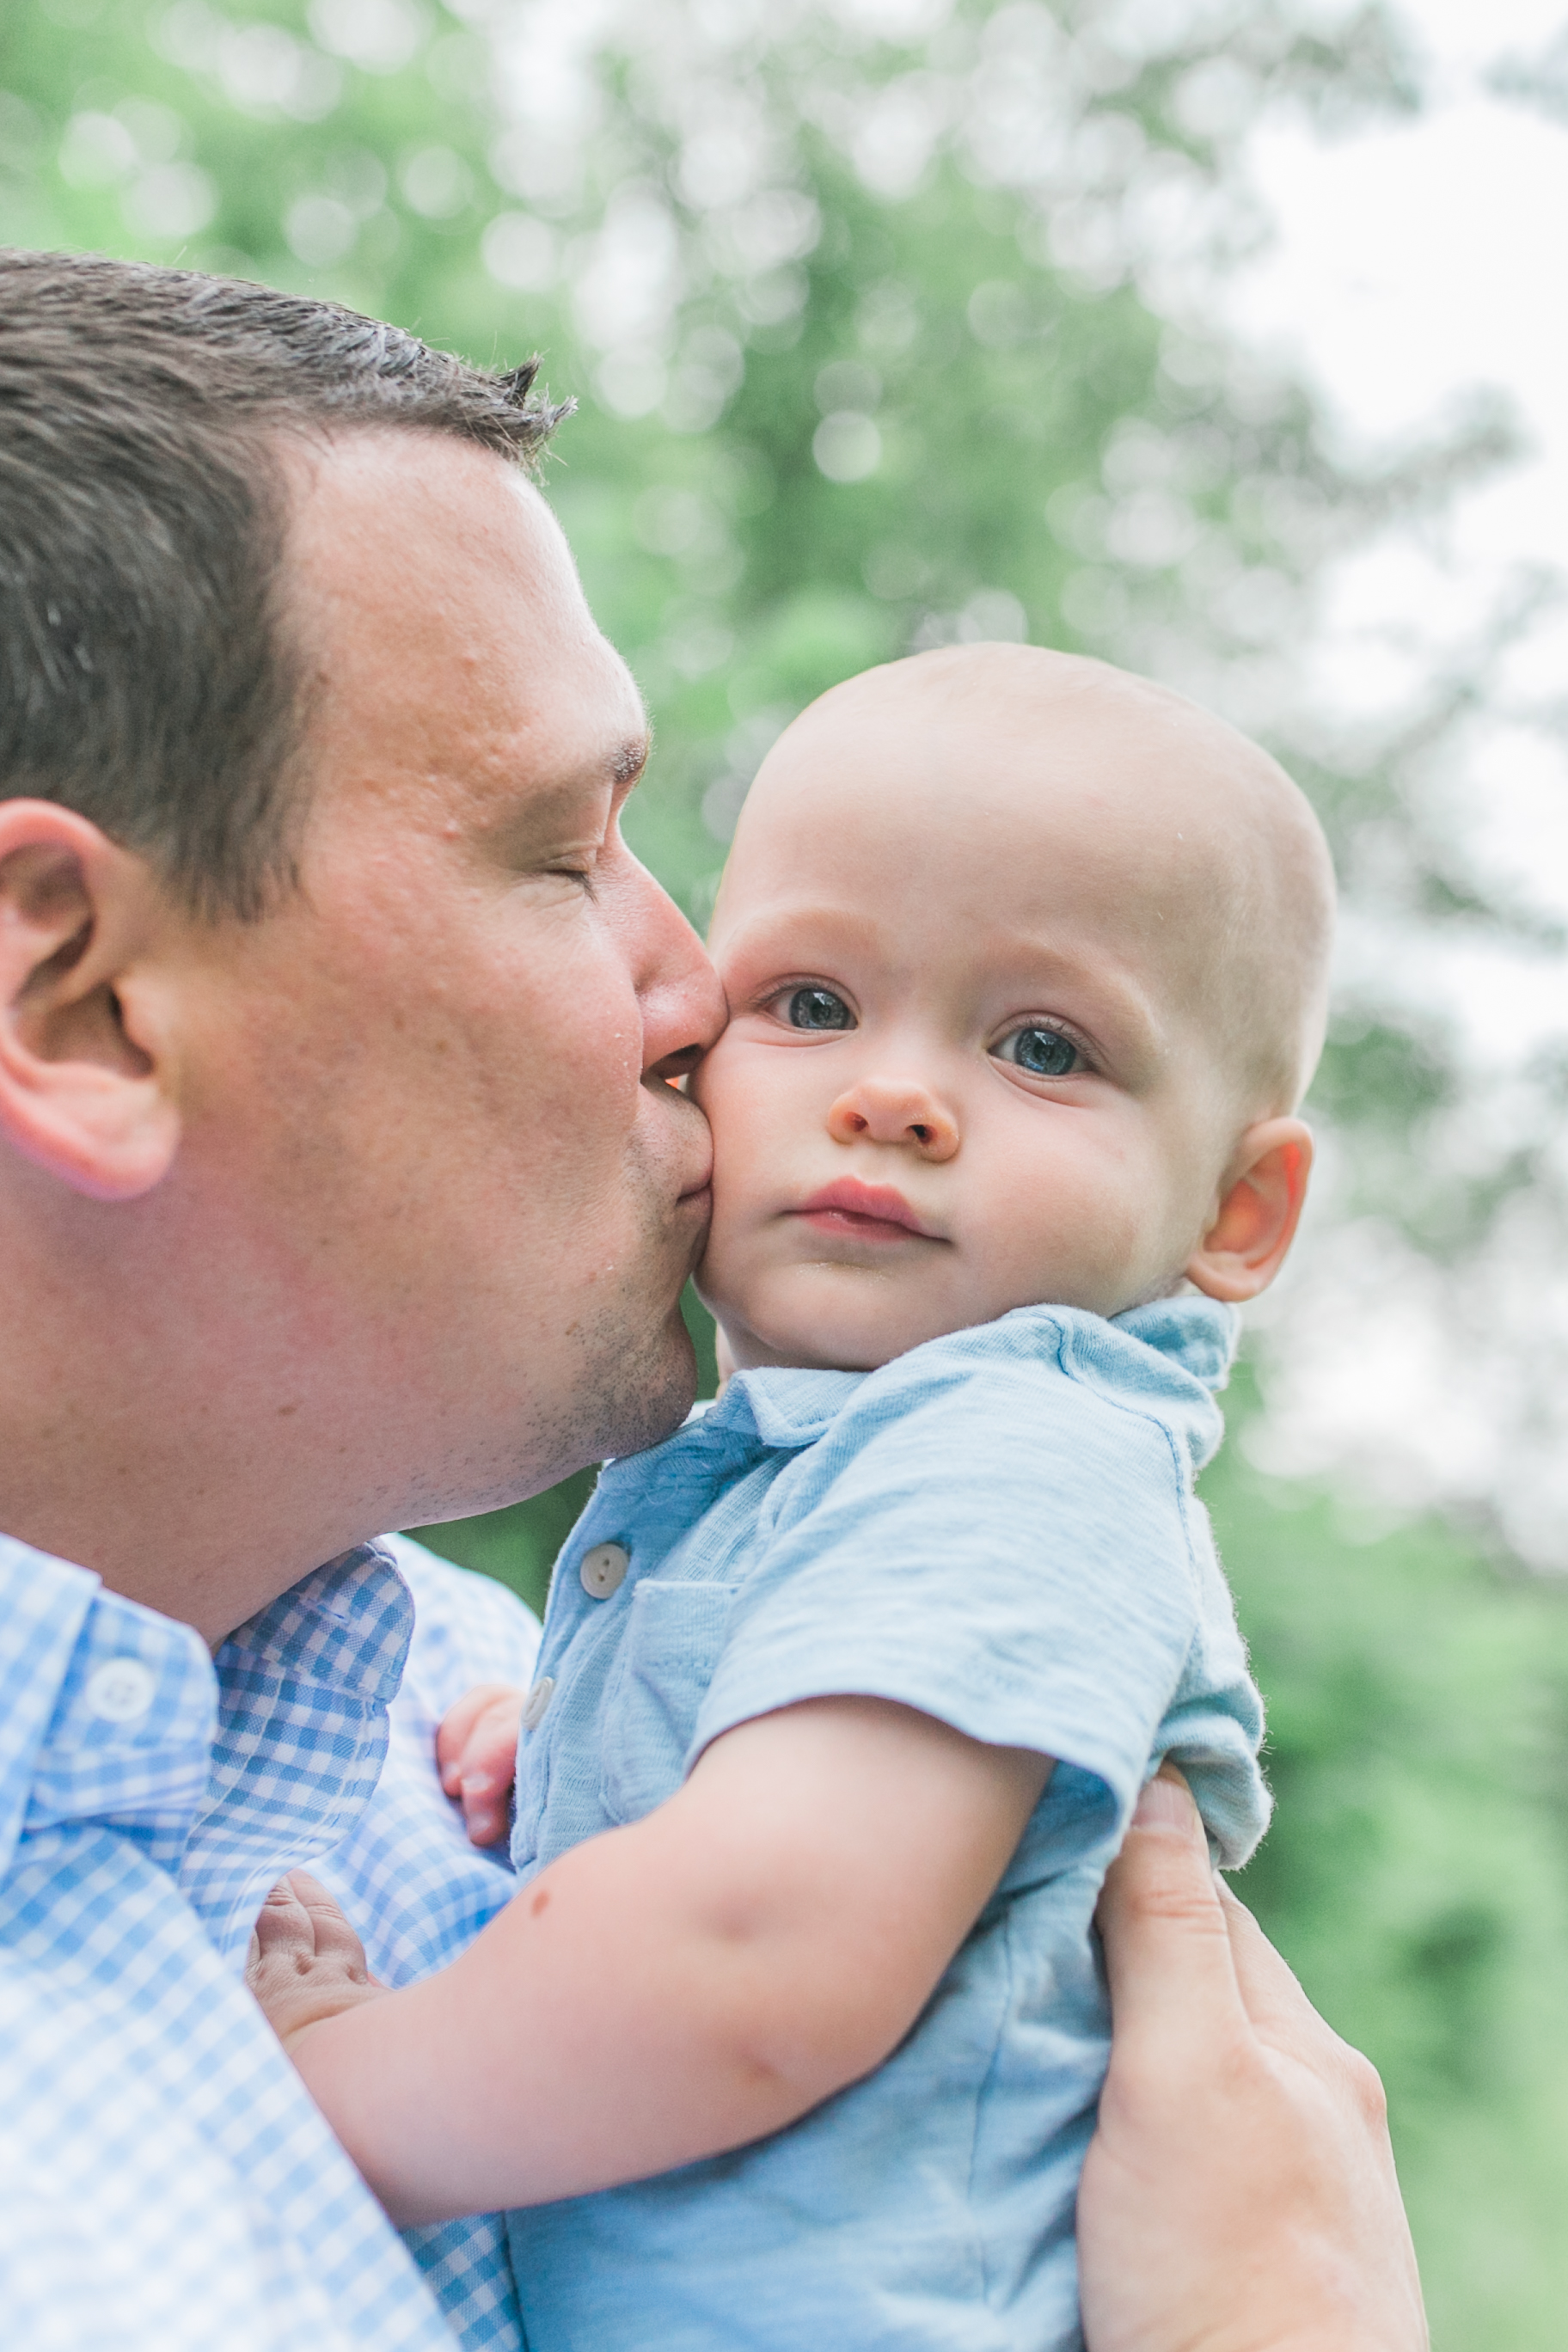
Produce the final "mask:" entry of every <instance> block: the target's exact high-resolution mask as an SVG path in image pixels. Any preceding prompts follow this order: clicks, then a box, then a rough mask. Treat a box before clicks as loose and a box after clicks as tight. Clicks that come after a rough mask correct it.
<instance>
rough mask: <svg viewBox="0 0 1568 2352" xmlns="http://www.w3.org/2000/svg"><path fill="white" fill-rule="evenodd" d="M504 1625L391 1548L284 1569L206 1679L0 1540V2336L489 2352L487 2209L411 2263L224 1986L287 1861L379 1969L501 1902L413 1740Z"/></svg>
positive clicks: (514, 1665)
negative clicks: (311, 1878)
mask: <svg viewBox="0 0 1568 2352" xmlns="http://www.w3.org/2000/svg"><path fill="white" fill-rule="evenodd" d="M393 1559H397V1560H398V1562H399V1565H400V1566H401V1568H402V1569H403V1570H404V1577H405V1578H406V1580H407V1581H406V1583H405V1580H404V1578H402V1577H400V1576H399V1574H398V1573H397V1570H396V1569H395V1567H394V1566H393ZM410 1586H412V1587H413V1588H414V1591H415V1595H416V1600H417V1603H418V1613H417V1623H416V1622H415V1620H416V1611H415V1602H414V1601H413V1600H411V1598H410V1591H409V1587H410ZM537 1632H538V1629H537V1626H536V1624H535V1623H534V1621H533V1620H532V1619H531V1617H530V1616H529V1614H528V1612H526V1611H525V1610H524V1609H523V1608H522V1607H521V1603H519V1602H517V1601H513V1600H512V1598H511V1596H510V1594H508V1593H505V1592H503V1591H501V1590H500V1587H499V1586H497V1585H494V1584H491V1583H489V1582H488V1581H487V1580H484V1579H482V1578H479V1577H471V1576H468V1575H466V1574H465V1573H464V1571H463V1570H459V1569H454V1568H451V1567H449V1566H447V1563H445V1562H444V1561H438V1560H436V1559H433V1558H432V1557H431V1556H430V1555H429V1554H428V1553H426V1552H424V1551H422V1550H421V1549H420V1547H419V1546H417V1545H414V1544H408V1543H405V1542H404V1541H403V1540H402V1539H400V1538H395V1539H393V1541H392V1542H391V1543H390V1544H389V1545H387V1546H366V1547H364V1548H363V1549H361V1550H358V1551H355V1552H351V1553H348V1554H346V1555H345V1556H344V1557H343V1558H342V1559H340V1560H336V1561H333V1562H332V1563H331V1564H330V1565H329V1566H328V1567H326V1568H323V1569H321V1570H318V1571H317V1572H316V1573H315V1574H314V1575H313V1576H310V1577H307V1578H306V1579H305V1580H303V1582H302V1583H300V1584H298V1585H296V1586H295V1587H294V1588H293V1590H292V1591H289V1592H286V1593H285V1594H284V1595H283V1596H282V1598H281V1599H280V1600H279V1601H276V1602H275V1603H274V1604H273V1605H272V1606H271V1607H270V1608H268V1609H267V1610H264V1611H263V1612H261V1614H260V1615H259V1616H258V1617H256V1618H254V1619H253V1620H252V1621H251V1622H250V1623H249V1624H248V1625H247V1626H244V1627H242V1628H241V1629H240V1631H239V1632H238V1633H236V1634H234V1635H233V1636H232V1637H231V1639H230V1640H229V1641H228V1642H226V1643H225V1644H224V1646H223V1647H222V1649H221V1650H220V1651H219V1652H218V1654H217V1657H216V1661H215V1660H214V1659H213V1658H212V1657H210V1656H209V1655H208V1654H207V1651H206V1649H205V1645H204V1644H203V1643H202V1642H201V1641H200V1640H199V1639H198V1637H197V1636H196V1635H195V1633H193V1632H192V1631H191V1629H190V1628H189V1626H186V1625H181V1624H177V1623H175V1622H173V1621H172V1620H171V1619H169V1618H166V1617H162V1616H159V1615H158V1614H156V1613H155V1612H153V1611H152V1610H150V1609H143V1608H141V1607H139V1606H138V1605H137V1604H136V1603H135V1602H133V1601H125V1600H121V1598H119V1597H118V1596H117V1595H115V1594H113V1593H110V1592H106V1591H104V1590H103V1589H102V1588H101V1586H100V1583H99V1580H98V1579H97V1578H96V1577H95V1576H91V1575H89V1573H88V1572H87V1571H86V1570H83V1569H80V1568H76V1567H73V1566H71V1565H70V1564H69V1563H68V1562H67V1561H63V1560H58V1559H50V1558H48V1557H47V1555H45V1554H43V1553H41V1552H37V1551H35V1550H33V1549H29V1548H28V1547H27V1546H26V1545H24V1544H19V1543H16V1542H13V1541H11V1540H10V1539H8V1538H5V1537H0V2336H4V2340H5V2345H6V2346H7V2347H15V2352H103V2347H106V2346H110V2345H112V2346H113V2347H114V2352H300V2347H302V2346H308V2347H310V2352H372V2347H374V2352H452V2347H453V2344H454V2337H455V2339H456V2341H457V2342H458V2343H460V2344H462V2345H463V2346H465V2347H473V2352H479V2347H500V2352H515V2347H520V2346H521V2329H520V2326H519V2320H518V2313H517V2305H516V2296H515V2292H514V2289H513V2285H512V2280H511V2273H510V2263H509V2262H508V2260H507V2254H506V2247H505V2238H504V2231H503V2229H502V2225H501V2224H500V2221H499V2219H498V2218H496V2217H493V2216H491V2217H485V2218H481V2219H479V2220H477V2221H468V2222H459V2223H453V2224H449V2225H447V2227H446V2228H444V2229H441V2230H429V2231H419V2232H416V2233H411V2237H410V2244H411V2245H412V2247H413V2250H414V2253H415V2257H416V2259H415V2260H414V2261H411V2260H410V2258H409V2252H408V2250H407V2249H406V2248H405V2245H404V2244H403V2243H401V2242H399V2240H398V2238H397V2237H396V2236H395V2233H394V2232H393V2231H392V2230H391V2228H390V2227H389V2225H388V2223H387V2221H386V2220H385V2218H384V2215H383V2213H382V2212H381V2210H380V2208H379V2207H378V2206H377V2205H376V2203H375V2201H374V2199H373V2198H372V2197H371V2196H370V2194H369V2192H368V2191H367V2190H366V2189H365V2188H364V2187H363V2183H362V2182H361V2180H360V2179H359V2177H358V2175H357V2173H356V2172H355V2171H354V2169H353V2166H352V2165H351V2164H350V2163H349V2161H348V2159H347V2158H346V2157H345V2156H344V2155H343V2153H342V2149H341V2148H340V2147H338V2145H337V2143H336V2141H335V2140H334V2139H333V2138H332V2137H331V2133H330V2132H329V2131H328V2129H327V2126H326V2125H325V2124H324V2123H323V2121H322V2120H321V2116H319V2115H318V2113H317V2112H316V2109H315V2108H314V2107H313V2106H312V2105H311V2103H310V2100H309V2098H308V2097H307V2096H306V2095H305V2092H304V2090H303V2088H302V2086H301V2085H300V2082H299V2080H298V2078H297V2076H296V2075H295V2074H294V2072H293V2069H292V2068H291V2067H290V2066H289V2063H288V2062H287V2061H286V2060H285V2058H284V2057H283V2054H282V2053H281V2051H280V2050H279V2047H278V2045H277V2043H276V2042H275V2041H274V2040H273V2038H272V2035H271V2033H270V2032H269V2031H268V2027H267V2025H266V2024H265V2022H264V2021H263V2020H262V2017H261V2014H260V2011H258V2009H257V2008H256V2006H255V2003H254V2002H253V2001H252V2000H251V1999H250V1996H249V1994H248V1993H247V1991H246V1990H245V1985H244V1968H245V1956H246V1949H247V1944H248V1941H249V1936H250V1929H251V1924H252V1922H253V1920H254V1918H255V1916H256V1912H257V1910H258V1907H259V1906H260V1904H261V1901H262V1899H263V1897H264V1896H265V1895H266V1893H267V1891H268V1887H269V1886H271V1885H273V1884H274V1883H275V1881H276V1880H277V1879H278V1878H279V1876H280V1875H281V1874H282V1873H283V1872H284V1871H286V1870H289V1869H291V1868H293V1867H294V1866H295V1865H297V1864H305V1863H308V1864H310V1867H311V1868H312V1869H313V1870H315V1872H316V1873H317V1874H318V1875H319V1876H321V1877H322V1878H323V1879H325V1880H326V1881H327V1882H328V1884H329V1885H331V1886H332V1888H333V1890H334V1892H336V1893H337V1895H339V1897H340V1899H341V1900H342V1902H343V1904H344V1906H345V1907H346V1908H347V1909H348V1911H349V1914H350V1916H351V1917H353V1920H354V1922H355V1925H356V1926H358V1927H360V1928H361V1930H362V1932H363V1933H364V1935H365V1940H366V1944H367V1947H368V1948H369V1951H370V1956H371V1961H372V1965H373V1967H374V1968H376V1969H377V1970H378V1972H379V1973H382V1974H384V1975H385V1976H387V1977H389V1978H390V1979H392V1980H393V1981H394V1982H402V1981H405V1980H406V1979H407V1978H408V1977H409V1976H411V1975H417V1974H423V1973H424V1972H425V1970H426V1969H427V1968H429V1967H431V1966H435V1965H437V1964H439V1962H441V1961H442V1960H445V1959H450V1958H455V1957H456V1954H457V1953H458V1951H459V1950H460V1949H461V1948H462V1947H463V1945H464V1944H465V1943H466V1942H467V1941H468V1938H469V1937H470V1936H471V1935H472V1934H474V1933H475V1932H477V1930H478V1928H479V1927H481V1926H483V1924H484V1922H485V1920H486V1919H488V1918H489V1917H490V1916H493V1914H494V1912H495V1911H497V1910H498V1909H499V1908H500V1906H501V1904H502V1903H504V1902H505V1900H506V1899H507V1897H508V1896H509V1895H510V1894H511V1893H512V1892H513V1891H514V1887H515V1881H514V1880H513V1878H512V1876H511V1874H510V1870H509V1869H507V1868H505V1867H501V1866H498V1865H497V1864H495V1863H494V1862H493V1861H491V1860H487V1859H486V1858H485V1857H484V1856H482V1855H479V1854H478V1853H475V1852H474V1850H473V1849H472V1848H471V1847H469V1846H468V1843H467V1842H466V1840H465V1838H464V1836H463V1832H462V1827H461V1823H460V1822H458V1819H457V1818H456V1814H455V1811H454V1809H453V1808H452V1807H451V1806H449V1805H448V1804H447V1801H446V1800H445V1798H443V1797H442V1795H441V1793H440V1790H439V1786H438V1784H437V1780H436V1776H435V1769H434V1759H433V1753H432V1737H433V1732H434V1726H435V1722H436V1720H437V1717H438V1716H439V1715H440V1713H441V1712H443V1711H444V1710H445V1708H446V1707H447V1706H449V1705H450V1704H451V1702H452V1700H453V1699H454V1698H456V1697H457V1696H458V1693H459V1692H460V1691H461V1690H463V1689H464V1688H466V1687H467V1686H468V1684H470V1683H472V1682H474V1681H477V1680H479V1679H480V1678H482V1677H483V1676H484V1675H496V1674H498V1673H500V1674H510V1673H516V1674H517V1675H519V1676H520V1678H521V1679H526V1678H527V1675H528V1674H529V1673H530V1671H531V1665H532V1660H533V1655H534V1652H535V1649H536V1646H537ZM411 1636H412V1654H411V1657H410V1664H409V1668H408V1672H407V1674H406V1675H405V1673H404V1662H405V1655H407V1654H410V1641H411ZM400 1680H401V1683H402V1688H401V1690H400V1688H399V1685H400ZM389 1707H390V1711H391V1718H392V1730H391V1752H390V1755H388V1711H389ZM384 1757H385V1758H386V1759H387V1761H386V1769H385V1771H384V1772H383V1769H382V1767H383V1759H384ZM378 1778H379V1780H380V1786H379V1787H378V1786H377V1782H378ZM394 1853H395V1857H396V1860H395V1865H394V1863H393V1859H392V1857H393V1855H394ZM416 2264H417V2265H418V2266H417V2267H416ZM421 2269H423V2272H424V2273H425V2274H424V2276H421ZM443 2310H444V2311H445V2313H446V2317H443ZM448 2323H449V2325H448Z"/></svg>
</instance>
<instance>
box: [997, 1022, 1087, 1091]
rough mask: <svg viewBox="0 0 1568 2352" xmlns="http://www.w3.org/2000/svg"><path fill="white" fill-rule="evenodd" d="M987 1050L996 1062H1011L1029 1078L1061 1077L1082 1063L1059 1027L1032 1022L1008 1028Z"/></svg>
mask: <svg viewBox="0 0 1568 2352" xmlns="http://www.w3.org/2000/svg"><path fill="white" fill-rule="evenodd" d="M991 1050H992V1052H993V1053H994V1055H995V1056H996V1059H997V1060H998V1061H999V1062H1012V1063H1014V1064H1016V1066H1017V1067H1018V1068H1019V1069H1020V1070H1027V1071H1028V1073H1029V1076H1031V1077H1032V1078H1065V1077H1067V1076H1069V1075H1070V1074H1071V1072H1072V1071H1074V1070H1079V1069H1082V1068H1083V1067H1084V1066H1085V1064H1084V1058H1083V1055H1081V1054H1080V1053H1079V1050H1078V1047H1077V1046H1076V1045H1074V1044H1073V1042H1072V1039H1071V1038H1070V1037H1064V1036H1063V1035H1062V1033H1061V1031H1060V1030H1059V1029H1044V1028H1040V1027H1038V1026H1037V1025H1034V1024H1031V1025H1029V1026H1027V1027H1026V1028H1023V1029H1014V1030H1012V1031H1010V1032H1009V1034H1007V1035H1006V1036H1005V1037H1004V1038H1003V1039H1002V1040H1001V1042H1000V1044H999V1045H993V1046H992V1048H991Z"/></svg>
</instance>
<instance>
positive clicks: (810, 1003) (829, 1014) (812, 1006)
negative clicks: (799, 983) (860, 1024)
mask: <svg viewBox="0 0 1568 2352" xmlns="http://www.w3.org/2000/svg"><path fill="white" fill-rule="evenodd" d="M784 1019H785V1020H786V1021H787V1022H788V1023H789V1024H790V1027H791V1028H792V1029H853V1028H854V1026H855V1016H854V1014H853V1013H851V1012H850V1010H849V1007H848V1006H847V1004H846V1003H845V1002H844V999H843V998H842V997H841V996H838V995H836V994H835V992H834V991H833V990H832V989H831V988H797V989H795V991H794V992H793V993H792V995H791V997H790V1000H789V1003H787V1004H786V1005H785V1007H784Z"/></svg>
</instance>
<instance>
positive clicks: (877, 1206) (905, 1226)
mask: <svg viewBox="0 0 1568 2352" xmlns="http://www.w3.org/2000/svg"><path fill="white" fill-rule="evenodd" d="M790 1214H791V1215H792V1216H796V1217H804V1218H805V1221H806V1223H808V1224H811V1225H815V1226H816V1230H817V1232H818V1233H820V1234H853V1235H854V1236H855V1238H856V1240H858V1241H867V1242H904V1241H908V1240H909V1238H910V1234H917V1235H918V1236H919V1237H920V1239H921V1241H928V1242H939V1241H941V1240H942V1239H943V1235H942V1234H939V1233H935V1232H933V1231H932V1229H931V1226H930V1225H928V1224H927V1223H925V1222H924V1220H923V1219H922V1218H921V1217H918V1216H917V1215H916V1214H915V1212H914V1211H913V1210H912V1209H911V1208H910V1204H909V1202H907V1201H906V1200H905V1198H904V1196H903V1194H902V1193H901V1192H894V1190H893V1188H892V1186H891V1185H890V1184H862V1183H861V1182H860V1181H859V1180H858V1178H857V1177H854V1176H841V1177H840V1178H839V1179H838V1181H837V1183H834V1184H825V1185H824V1186H823V1188H822V1190H821V1192H814V1193H813V1194H812V1196H811V1198H810V1200H809V1201H803V1202H801V1204H800V1206H799V1208H798V1209H794V1210H791V1211H790Z"/></svg>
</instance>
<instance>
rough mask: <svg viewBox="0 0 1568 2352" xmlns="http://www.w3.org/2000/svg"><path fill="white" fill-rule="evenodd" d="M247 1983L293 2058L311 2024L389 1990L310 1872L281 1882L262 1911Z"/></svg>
mask: <svg viewBox="0 0 1568 2352" xmlns="http://www.w3.org/2000/svg"><path fill="white" fill-rule="evenodd" d="M245 1981H246V1983H247V1985H248V1986H249V1987H250V1990H251V1991H252V1992H253V1993H254V1994H255V1996H256V1998H257V2000H258V2002H259V2003H260V2005H261V2010H262V2013H263V2014H264V2016H265V2017H266V2019H267V2022H268V2025H269V2026H270V2027H271V2028H272V2031H273V2032H274V2033H275V2034H276V2035H277V2036H278V2039H279V2042H281V2043H282V2044H283V2047H284V2049H285V2050H287V2051H289V2053H290V2055H292V2049H293V2044H294V2042H295V2040H296V2039H297V2037H298V2036H299V2035H300V2034H301V2033H302V2032H304V2030H305V2028H306V2027H307V2026H308V2025H315V2024H317V2023H318V2022H319V2021H320V2020H321V2019H322V2018H323V2017H336V2016H338V2015H339V2014H340V2012H341V2011H343V2010H345V2009H357V2008H358V2007H359V2006H360V2004H361V2003H362V2002H363V2001H367V2000H381V1999H382V1998H383V1997H384V1994H385V1991H386V1987H385V1986H384V1985H381V1984H377V1982H376V1980H375V1979H374V1977H373V1976H372V1975H371V1973H370V1970H369V1969H368V1968H367V1967H366V1965H365V1957H364V1946H363V1944H362V1943H361V1942H360V1939H359V1937H357V1936H356V1935H355V1934H354V1931H353V1928H352V1927H350V1926H349V1923H348V1921H347V1919H346V1918H345V1917H344V1916H343V1915H342V1912H341V1911H340V1910H339V1908H338V1906H337V1905H336V1904H335V1903H334V1902H333V1900H332V1898H331V1895H329V1894H328V1892H327V1890H326V1888H325V1887H324V1886H323V1885H321V1882H320V1880H319V1879H315V1878H312V1877H311V1876H310V1872H309V1871H308V1870H291V1871H290V1872H289V1875H288V1877H287V1878H280V1879H279V1882H278V1884H277V1885H276V1886H275V1887H274V1888H273V1890H272V1892H271V1894H270V1895H268V1898H267V1900H266V1902H265V1903H264V1904H263V1905H262V1906H261V1912H260V1916H258V1919H257V1922H256V1926H255V1928H254V1930H253V1931H252V1934H251V1938H250V1957H249V1958H248V1959H247V1962H246V1964H245Z"/></svg>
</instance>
